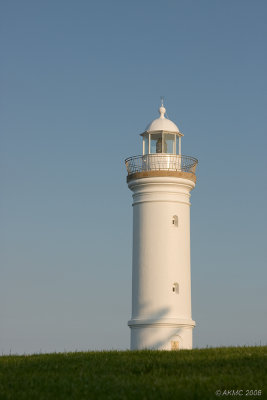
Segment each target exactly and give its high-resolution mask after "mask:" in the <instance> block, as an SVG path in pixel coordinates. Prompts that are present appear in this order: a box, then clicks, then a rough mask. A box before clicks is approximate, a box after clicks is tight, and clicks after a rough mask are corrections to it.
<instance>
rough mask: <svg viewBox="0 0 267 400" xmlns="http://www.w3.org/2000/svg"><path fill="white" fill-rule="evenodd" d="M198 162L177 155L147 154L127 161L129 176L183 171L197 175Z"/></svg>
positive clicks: (191, 158)
mask: <svg viewBox="0 0 267 400" xmlns="http://www.w3.org/2000/svg"><path fill="white" fill-rule="evenodd" d="M197 163H198V160H197V159H196V158H194V157H189V156H179V155H176V154H162V153H161V154H145V155H143V156H134V157H129V158H127V159H126V160H125V164H126V168H127V171H128V175H131V174H134V173H135V172H142V171H183V172H191V173H192V174H195V171H196V166H197Z"/></svg>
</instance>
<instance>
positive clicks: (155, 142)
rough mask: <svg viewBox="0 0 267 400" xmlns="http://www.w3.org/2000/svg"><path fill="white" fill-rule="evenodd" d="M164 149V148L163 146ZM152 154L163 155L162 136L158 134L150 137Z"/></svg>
mask: <svg viewBox="0 0 267 400" xmlns="http://www.w3.org/2000/svg"><path fill="white" fill-rule="evenodd" d="M163 147H164V146H163ZM150 153H152V154H156V153H162V134H161V133H156V134H153V135H150Z"/></svg>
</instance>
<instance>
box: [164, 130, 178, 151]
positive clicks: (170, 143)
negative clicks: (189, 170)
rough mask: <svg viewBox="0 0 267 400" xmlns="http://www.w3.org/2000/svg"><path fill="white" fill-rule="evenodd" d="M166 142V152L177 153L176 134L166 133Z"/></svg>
mask: <svg viewBox="0 0 267 400" xmlns="http://www.w3.org/2000/svg"><path fill="white" fill-rule="evenodd" d="M164 144H165V151H164V153H168V154H175V148H174V144H175V143H174V135H173V134H172V133H164Z"/></svg>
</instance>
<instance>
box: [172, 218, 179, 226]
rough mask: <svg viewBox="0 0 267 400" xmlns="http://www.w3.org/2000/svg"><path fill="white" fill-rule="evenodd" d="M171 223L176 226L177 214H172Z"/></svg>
mask: <svg viewBox="0 0 267 400" xmlns="http://www.w3.org/2000/svg"><path fill="white" fill-rule="evenodd" d="M172 224H173V225H174V226H178V215H174V216H173V217H172Z"/></svg>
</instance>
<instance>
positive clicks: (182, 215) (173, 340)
mask: <svg viewBox="0 0 267 400" xmlns="http://www.w3.org/2000/svg"><path fill="white" fill-rule="evenodd" d="M159 113H160V117H159V118H157V119H155V120H153V121H152V122H151V123H150V124H149V125H148V126H147V128H146V130H145V132H143V133H141V136H142V139H143V154H142V155H141V156H134V157H130V158H127V159H126V160H125V164H126V168H127V171H128V176H127V183H128V187H129V189H130V190H131V191H132V192H133V256H132V316H131V320H130V321H129V322H128V325H129V327H130V328H131V349H132V350H139V349H140V350H141V349H157V350H178V349H191V348H192V330H193V327H194V326H195V322H194V321H193V320H192V317H191V272H190V201H189V199H190V192H191V190H192V189H193V188H194V187H195V183H196V175H195V170H196V166H197V162H198V161H197V160H196V159H195V158H193V157H189V156H184V155H182V154H181V138H182V136H183V134H182V133H181V132H180V131H179V129H178V127H177V125H176V124H174V123H173V122H172V121H171V120H169V119H168V118H166V117H165V114H166V109H165V107H164V105H163V102H162V104H161V107H160V108H159Z"/></svg>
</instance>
